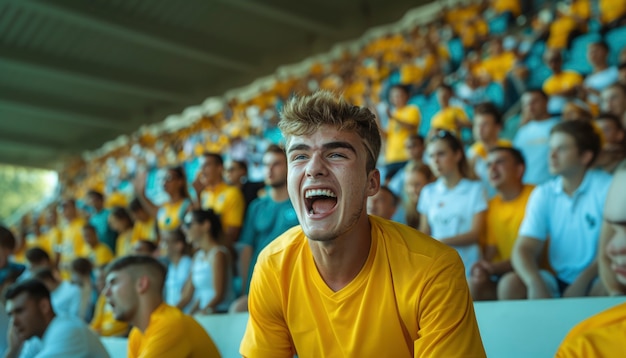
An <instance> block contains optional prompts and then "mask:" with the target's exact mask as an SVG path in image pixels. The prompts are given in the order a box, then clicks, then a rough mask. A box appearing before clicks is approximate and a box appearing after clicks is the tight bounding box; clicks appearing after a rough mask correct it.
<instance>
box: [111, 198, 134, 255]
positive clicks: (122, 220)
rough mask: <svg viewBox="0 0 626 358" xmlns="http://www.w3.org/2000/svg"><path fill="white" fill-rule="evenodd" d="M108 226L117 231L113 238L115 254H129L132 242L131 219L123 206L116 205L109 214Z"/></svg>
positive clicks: (132, 224)
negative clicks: (114, 238) (115, 236)
mask: <svg viewBox="0 0 626 358" xmlns="http://www.w3.org/2000/svg"><path fill="white" fill-rule="evenodd" d="M109 226H111V228H112V229H113V230H114V231H115V232H117V239H116V240H115V256H116V257H122V256H126V255H130V253H131V249H132V247H133V244H134V243H135V242H134V240H133V226H134V223H133V219H132V218H131V216H130V213H129V212H128V210H126V209H125V208H122V207H120V206H116V207H114V208H113V209H111V213H110V214H109Z"/></svg>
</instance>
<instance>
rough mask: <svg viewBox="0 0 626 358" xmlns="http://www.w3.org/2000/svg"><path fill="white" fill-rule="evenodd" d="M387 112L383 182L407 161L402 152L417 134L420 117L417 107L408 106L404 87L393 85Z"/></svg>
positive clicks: (407, 97) (407, 95)
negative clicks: (407, 141)
mask: <svg viewBox="0 0 626 358" xmlns="http://www.w3.org/2000/svg"><path fill="white" fill-rule="evenodd" d="M389 103H390V104H391V108H390V109H388V110H387V115H388V117H389V122H388V123H387V129H386V131H384V133H385V138H386V139H387V141H386V144H385V173H384V174H385V180H389V179H391V177H393V176H394V174H396V173H397V172H398V171H399V170H400V169H402V168H403V167H404V165H405V164H406V163H407V161H408V160H409V156H408V153H407V152H406V150H404V146H405V143H406V140H407V138H409V137H410V136H411V135H412V134H415V133H417V129H418V128H419V124H420V121H421V119H422V115H421V113H420V110H419V108H417V106H414V105H411V104H409V90H408V88H407V87H405V86H401V85H395V86H393V87H391V89H390V90H389Z"/></svg>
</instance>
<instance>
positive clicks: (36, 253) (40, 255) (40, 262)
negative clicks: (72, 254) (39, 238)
mask: <svg viewBox="0 0 626 358" xmlns="http://www.w3.org/2000/svg"><path fill="white" fill-rule="evenodd" d="M26 262H27V263H28V266H27V267H28V269H27V270H26V271H24V273H23V274H22V275H21V276H20V281H23V280H26V279H29V278H31V277H32V276H33V274H34V273H35V272H37V271H39V270H41V269H44V268H46V269H53V268H54V266H53V265H52V262H51V260H50V256H49V255H48V253H47V252H46V251H44V250H43V249H41V248H39V247H33V248H32V249H28V250H26Z"/></svg>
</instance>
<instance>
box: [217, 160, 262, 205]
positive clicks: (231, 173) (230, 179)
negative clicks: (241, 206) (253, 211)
mask: <svg viewBox="0 0 626 358" xmlns="http://www.w3.org/2000/svg"><path fill="white" fill-rule="evenodd" d="M224 173H225V175H224V177H225V179H226V183H228V185H232V186H236V187H237V188H239V190H241V193H242V194H243V198H244V200H245V202H246V208H248V205H250V203H251V202H252V200H254V199H256V198H257V197H258V196H259V191H261V190H263V188H264V185H263V182H252V181H249V180H248V165H247V164H246V162H242V161H240V160H231V161H230V162H229V163H228V164H227V165H226V168H225V170H224Z"/></svg>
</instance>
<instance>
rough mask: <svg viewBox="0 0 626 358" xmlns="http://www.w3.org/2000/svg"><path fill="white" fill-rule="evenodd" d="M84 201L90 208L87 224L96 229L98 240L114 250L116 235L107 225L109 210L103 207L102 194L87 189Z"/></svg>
mask: <svg viewBox="0 0 626 358" xmlns="http://www.w3.org/2000/svg"><path fill="white" fill-rule="evenodd" d="M86 202H87V205H88V206H89V209H90V212H89V214H90V215H89V224H90V225H92V226H93V227H94V228H95V229H96V234H97V237H98V240H100V241H101V242H102V243H103V244H105V245H107V246H108V247H109V249H111V250H115V239H116V238H117V235H116V233H115V231H113V228H111V226H109V213H110V211H109V209H106V208H105V207H104V195H103V194H102V193H101V192H99V191H96V190H89V191H88V192H87V200H86Z"/></svg>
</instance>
